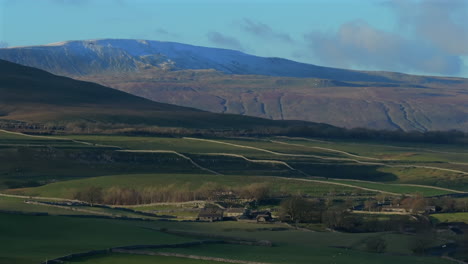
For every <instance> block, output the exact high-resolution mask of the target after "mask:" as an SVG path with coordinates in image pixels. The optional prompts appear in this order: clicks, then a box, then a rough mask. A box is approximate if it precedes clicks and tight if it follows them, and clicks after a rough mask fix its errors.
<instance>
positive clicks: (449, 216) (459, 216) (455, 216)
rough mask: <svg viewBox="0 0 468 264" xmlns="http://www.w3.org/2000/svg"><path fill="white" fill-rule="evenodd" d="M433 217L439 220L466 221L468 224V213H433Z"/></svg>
mask: <svg viewBox="0 0 468 264" xmlns="http://www.w3.org/2000/svg"><path fill="white" fill-rule="evenodd" d="M431 217H432V218H434V219H436V220H437V221H438V222H465V223H467V224H468V213H466V212H465V213H444V214H432V215H431Z"/></svg>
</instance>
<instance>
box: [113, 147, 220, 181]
mask: <svg viewBox="0 0 468 264" xmlns="http://www.w3.org/2000/svg"><path fill="white" fill-rule="evenodd" d="M117 151H120V152H132V153H169V154H175V155H177V156H179V157H182V158H184V159H186V160H188V161H189V162H190V163H192V164H193V165H194V166H195V167H197V168H199V169H201V170H204V171H207V172H209V173H212V174H215V175H222V174H221V173H218V172H216V171H213V170H210V169H208V168H205V167H203V166H201V165H199V164H198V163H196V162H195V161H193V160H192V159H191V158H189V157H187V156H185V155H184V154H182V153H179V152H177V151H173V150H132V149H125V150H117Z"/></svg>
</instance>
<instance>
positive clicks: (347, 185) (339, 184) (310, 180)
mask: <svg viewBox="0 0 468 264" xmlns="http://www.w3.org/2000/svg"><path fill="white" fill-rule="evenodd" d="M272 177H274V178H278V179H283V180H289V181H302V182H316V183H323V184H332V185H337V186H344V187H350V188H355V189H360V190H364V191H371V192H378V193H386V194H390V195H396V196H398V195H401V193H394V192H387V191H382V190H378V189H372V188H366V187H361V186H356V185H352V184H347V183H341V182H332V181H321V180H312V179H303V178H286V177H279V176H272Z"/></svg>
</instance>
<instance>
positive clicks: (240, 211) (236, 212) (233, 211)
mask: <svg viewBox="0 0 468 264" xmlns="http://www.w3.org/2000/svg"><path fill="white" fill-rule="evenodd" d="M244 214H245V209H244V208H228V209H226V211H224V216H225V217H230V218H236V219H237V218H239V217H241V216H243V215H244Z"/></svg>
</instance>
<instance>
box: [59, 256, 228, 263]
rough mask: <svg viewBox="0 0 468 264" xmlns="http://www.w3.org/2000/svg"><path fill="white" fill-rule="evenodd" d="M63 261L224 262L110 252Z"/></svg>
mask: <svg viewBox="0 0 468 264" xmlns="http://www.w3.org/2000/svg"><path fill="white" fill-rule="evenodd" d="M65 263H70V264H71V263H83V264H128V263H135V264H154V263H164V264H222V263H226V262H219V261H210V260H197V259H188V258H179V257H163V256H142V255H131V254H112V255H102V256H96V257H89V258H81V259H76V260H73V261H67V262H65Z"/></svg>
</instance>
